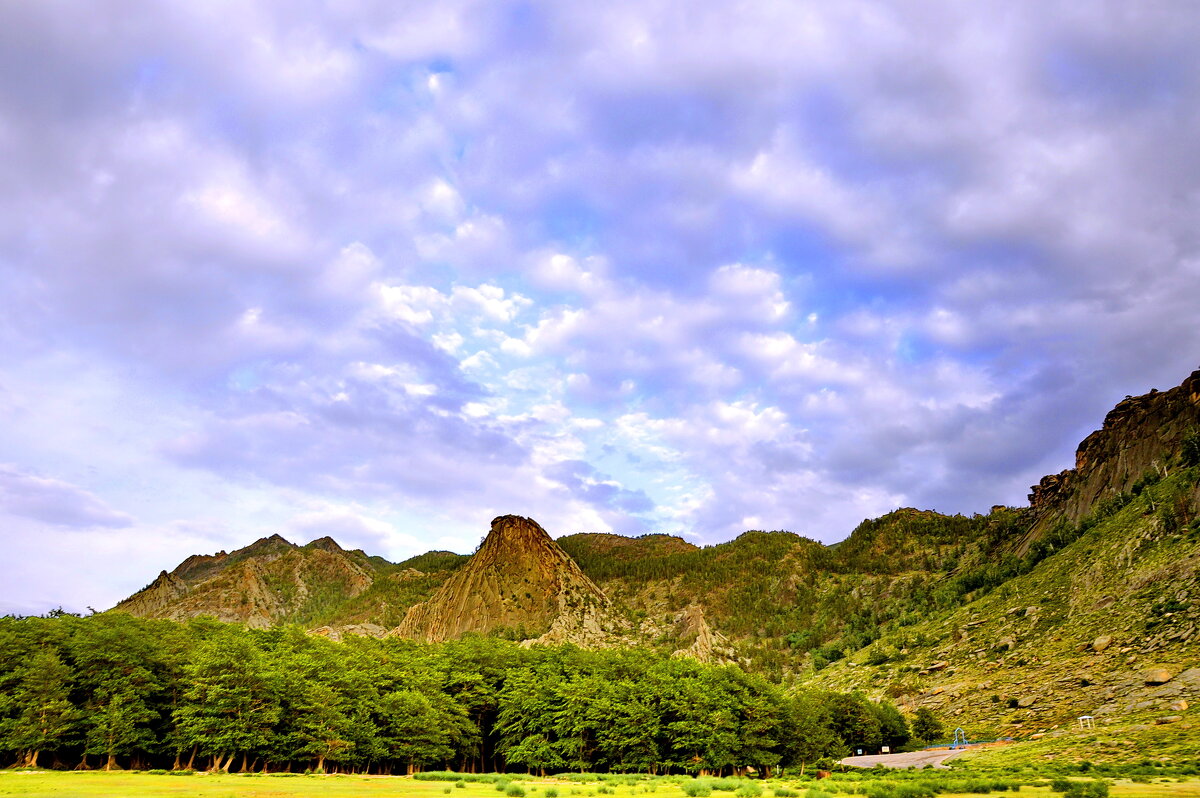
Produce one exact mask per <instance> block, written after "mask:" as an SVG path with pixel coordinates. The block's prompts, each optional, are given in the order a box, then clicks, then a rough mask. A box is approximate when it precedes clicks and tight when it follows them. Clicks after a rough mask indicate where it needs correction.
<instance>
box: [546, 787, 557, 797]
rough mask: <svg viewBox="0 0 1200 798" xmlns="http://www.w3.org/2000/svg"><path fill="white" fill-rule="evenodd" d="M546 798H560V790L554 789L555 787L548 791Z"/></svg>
mask: <svg viewBox="0 0 1200 798" xmlns="http://www.w3.org/2000/svg"><path fill="white" fill-rule="evenodd" d="M546 798H558V790H556V789H554V788H553V787H551V788H550V789H548V790H546Z"/></svg>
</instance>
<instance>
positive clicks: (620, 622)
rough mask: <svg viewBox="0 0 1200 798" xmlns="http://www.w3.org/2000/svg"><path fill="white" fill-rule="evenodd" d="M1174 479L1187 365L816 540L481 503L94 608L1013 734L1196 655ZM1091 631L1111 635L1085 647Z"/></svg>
mask: <svg viewBox="0 0 1200 798" xmlns="http://www.w3.org/2000/svg"><path fill="white" fill-rule="evenodd" d="M1198 484H1200V372H1196V373H1193V374H1192V375H1190V376H1189V377H1188V379H1187V380H1185V381H1184V383H1183V384H1182V385H1180V386H1179V387H1177V388H1173V389H1171V390H1168V391H1163V392H1158V391H1153V392H1151V393H1150V394H1147V395H1146V396H1143V397H1137V398H1129V399H1126V400H1125V401H1123V402H1121V403H1120V404H1118V405H1117V407H1116V408H1114V410H1113V411H1112V412H1111V413H1109V414H1108V416H1107V417H1106V418H1105V421H1104V424H1103V426H1102V428H1101V429H1100V430H1098V431H1097V432H1095V433H1093V434H1092V435H1090V436H1088V438H1087V439H1086V440H1085V441H1084V442H1083V443H1082V444H1081V445H1080V447H1079V451H1078V453H1077V457H1076V464H1075V468H1073V469H1068V470H1067V471H1064V472H1063V473H1061V474H1059V475H1055V476H1051V477H1047V478H1045V479H1043V480H1042V481H1041V483H1039V485H1038V486H1035V488H1034V491H1033V494H1032V495H1031V504H1030V506H1029V507H1028V508H1008V507H1000V506H997V507H994V508H993V509H992V512H990V513H989V514H987V515H976V516H973V517H966V516H946V515H942V514H939V513H936V512H933V511H928V510H916V509H911V508H904V509H900V510H897V511H894V512H892V513H889V514H887V515H885V516H883V517H881V518H878V519H872V520H869V521H864V522H863V524H861V525H860V526H859V527H858V528H857V529H855V530H854V532H853V533H852V534H851V535H850V536H849V537H848V538H846V539H845V540H843V541H841V542H840V543H838V544H835V545H833V546H824V545H822V544H820V543H817V542H815V541H812V540H808V539H806V538H803V537H801V536H799V535H795V534H792V533H789V532H761V531H752V532H747V533H745V534H744V535H742V536H740V537H738V538H737V539H736V540H733V541H729V542H727V543H722V544H718V545H715V546H708V547H704V548H700V547H697V546H694V545H692V544H690V543H688V542H687V541H685V540H683V539H681V538H678V537H673V536H668V535H645V536H642V537H638V538H627V537H622V536H619V535H612V534H576V535H569V536H566V537H563V538H560V539H559V540H558V541H554V540H553V539H551V537H550V535H548V534H547V533H546V532H545V530H543V529H542V528H541V527H540V526H538V525H537V523H536V522H534V521H532V520H531V519H524V518H519V517H517V516H501V517H500V518H497V519H496V520H495V521H493V524H492V530H491V532H490V534H489V535H488V537H487V539H486V540H485V541H484V542H483V544H482V545H481V546H480V548H479V550H478V551H477V552H476V553H475V554H474V555H473V556H470V557H468V556H466V555H456V554H453V553H450V552H429V553H427V554H424V555H421V556H419V557H415V558H412V559H410V560H408V561H405V562H403V563H389V562H386V561H384V560H382V559H380V558H378V557H368V556H367V555H366V554H364V553H363V552H360V551H345V550H343V549H342V548H341V547H339V546H338V545H337V544H336V543H334V542H333V541H332V540H330V539H328V538H326V539H322V540H319V541H314V542H313V543H310V544H308V545H307V546H295V545H294V544H291V543H289V542H287V541H286V540H284V539H283V538H281V537H279V536H272V537H270V538H264V539H262V540H259V541H256V542H255V543H253V544H251V545H250V546H247V547H246V548H244V549H240V550H237V551H234V552H230V553H225V552H219V553H217V554H215V555H201V556H194V557H190V558H188V559H187V560H185V561H184V562H183V563H181V564H180V565H179V566H178V567H177V568H176V569H175V570H174V571H172V572H170V573H167V572H163V573H161V574H160V575H159V577H158V578H157V579H156V580H155V581H154V582H153V583H152V584H151V585H149V586H148V587H147V588H145V589H144V590H142V591H140V592H139V593H137V594H135V595H134V596H132V597H130V598H129V599H127V600H126V601H124V602H122V603H121V604H120V605H118V607H117V609H118V610H122V611H127V612H131V613H133V614H137V615H144V616H149V617H157V618H172V619H176V620H183V619H186V618H188V617H193V616H195V615H200V614H207V615H213V616H216V617H218V618H220V619H222V620H229V621H236V622H240V623H246V624H249V625H253V626H267V625H272V624H278V623H299V624H302V625H304V626H306V627H308V628H309V629H312V630H314V631H317V632H318V633H320V634H327V635H330V636H333V637H339V636H342V635H345V634H370V635H377V636H378V635H383V634H399V635H403V636H406V637H411V638H414V639H418V640H426V641H436V640H445V639H450V638H453V637H457V636H461V635H463V634H468V633H475V634H492V635H502V636H506V637H512V638H514V639H521V640H525V641H528V642H530V643H533V642H547V643H552V642H574V643H578V644H581V645H585V646H600V645H636V646H649V647H653V648H656V649H659V650H662V651H666V652H675V653H678V654H681V655H687V656H695V657H698V658H701V659H715V660H729V661H738V662H740V663H742V664H743V665H745V666H746V667H749V668H753V669H757V670H760V671H763V672H765V673H767V674H769V675H771V676H772V677H773V678H780V679H783V678H809V679H815V680H817V681H818V682H824V683H828V684H829V685H830V686H834V687H855V688H858V689H863V690H865V691H867V692H869V693H872V694H876V695H878V696H885V695H886V696H888V697H890V698H893V699H898V700H901V702H902V703H904V704H905V705H906V706H908V707H910V708H916V707H918V706H926V705H928V706H932V707H935V708H938V709H939V710H940V711H944V712H947V713H950V714H952V715H953V714H954V713H956V712H958V711H959V710H960V709H961V710H962V712H963V713H965V714H963V719H964V721H965V720H971V721H972V722H974V723H977V724H987V725H990V726H992V727H997V728H1004V729H1010V726H1012V725H1014V724H1016V723H1020V724H1021V727H1020V728H1027V727H1028V728H1033V727H1036V726H1037V724H1039V723H1040V724H1043V725H1053V724H1052V723H1051V721H1052V720H1053V721H1055V722H1059V720H1060V718H1059V715H1062V713H1067V714H1069V713H1070V712H1076V711H1083V710H1084V709H1088V708H1091V709H1096V708H1098V707H1101V706H1107V705H1108V704H1113V703H1114V702H1115V705H1119V706H1121V707H1133V706H1137V705H1139V704H1140V703H1142V702H1143V701H1144V700H1149V699H1141V698H1138V696H1140V695H1141V693H1140V692H1139V691H1141V690H1142V689H1143V687H1145V686H1144V685H1140V683H1138V682H1137V680H1138V678H1139V677H1138V675H1137V668H1139V667H1141V666H1142V665H1143V664H1149V665H1156V666H1162V667H1165V668H1167V669H1168V670H1173V671H1174V674H1173V676H1172V678H1173V679H1175V678H1179V677H1178V674H1182V673H1185V672H1187V671H1188V670H1189V668H1191V667H1194V666H1195V665H1196V664H1197V660H1196V651H1197V648H1198V647H1200V634H1198V633H1197V631H1196V630H1197V628H1200V604H1198V603H1197V602H1198V601H1200V587H1198V586H1197V574H1198V573H1200V521H1198V520H1197V519H1198V517H1200V487H1197V485H1198ZM1139 635H1143V636H1144V638H1145V639H1144V640H1141V639H1139ZM1106 636H1107V637H1109V638H1110V639H1111V640H1113V641H1116V642H1113V643H1112V644H1111V645H1110V646H1108V647H1107V648H1105V649H1102V650H1096V649H1095V647H1092V648H1089V646H1092V645H1093V642H1094V640H1096V639H1098V638H1102V637H1106ZM1131 656H1132V657H1134V659H1133V660H1132V661H1128V662H1127V661H1126V660H1128V658H1129V657H1131ZM939 663H940V664H939ZM1189 663H1190V664H1189ZM1072 669H1083V670H1092V671H1094V673H1093V674H1092V675H1093V676H1094V677H1095V679H1094V681H1093V683H1092V684H1091V685H1087V686H1083V687H1082V688H1079V689H1076V688H1074V687H1072V685H1071V683H1070V679H1071V678H1072V677H1071V676H1070V674H1071V673H1072ZM1118 672H1119V673H1121V674H1123V675H1122V676H1121V678H1118V677H1117V675H1116V674H1117V673H1118ZM1012 673H1016V674H1022V675H1023V679H1024V684H1020V683H1017V682H1018V681H1019V680H1013V679H1009V678H1008V677H1007V676H1004V675H1005V674H1012ZM997 674H1000V676H998V675H997ZM1099 674H1103V675H1099ZM1188 678H1190V677H1183V678H1181V679H1180V681H1179V682H1176V684H1177V685H1185V684H1190V682H1188V681H1187V680H1188ZM1034 684H1036V685H1038V686H1039V688H1040V689H1039V690H1038V691H1037V693H1036V694H1035V695H1032V696H1031V695H1028V694H1027V693H1030V692H1031V691H1030V689H1029V688H1030V685H1034ZM1056 685H1057V686H1056ZM1101 686H1102V687H1103V690H1104V691H1112V695H1113V698H1112V700H1111V701H1109V700H1108V699H1107V698H1105V696H1106V694H1107V693H1101V692H1097V691H1098V690H1099V689H1100V688H1101ZM1093 687H1094V688H1095V689H1092V688H1093ZM1187 690H1191V688H1190V687H1186V688H1185V692H1186V691H1187ZM1189 695H1190V693H1189ZM993 696H994V699H993ZM969 697H970V698H969ZM1181 700H1185V701H1186V700H1192V699H1190V698H1188V697H1186V696H1184V697H1183V698H1182V699H1181ZM1022 701H1026V702H1027V703H1026V704H1025V705H1021V702H1022ZM955 702H958V703H957V704H956V703H955ZM1010 702H1015V704H1016V706H1014V707H1011V708H1010V707H1009V703H1010ZM1122 702H1124V703H1122ZM1193 703H1197V701H1194V702H1193ZM1145 709H1146V708H1145V707H1143V708H1142V710H1136V711H1143V710H1145ZM1010 710H1011V711H1012V712H1017V713H1023V714H1018V715H1010V714H1009V712H1010ZM1056 713H1057V714H1056ZM1014 717H1019V718H1021V720H1017V721H1013V718H1014ZM1064 717H1065V716H1064ZM1010 730H1011V729H1010Z"/></svg>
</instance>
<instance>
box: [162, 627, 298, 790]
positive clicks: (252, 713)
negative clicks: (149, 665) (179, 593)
mask: <svg viewBox="0 0 1200 798" xmlns="http://www.w3.org/2000/svg"><path fill="white" fill-rule="evenodd" d="M183 678H184V680H185V681H186V682H187V684H188V687H187V689H186V690H185V691H184V692H183V697H182V701H181V703H180V705H179V706H178V708H177V709H176V710H175V713H176V718H175V720H176V723H177V724H178V728H179V732H180V734H181V736H182V739H183V741H184V743H185V744H191V745H194V746H195V747H196V748H197V749H198V750H199V752H200V753H201V754H204V755H206V756H211V757H212V758H213V761H212V767H213V768H214V769H217V770H223V771H226V772H228V771H229V767H230V765H231V764H232V763H233V760H234V757H235V756H237V754H239V753H240V754H242V765H243V767H245V765H246V758H247V757H248V756H249V754H250V753H251V752H259V751H263V750H265V749H267V748H268V747H269V745H270V743H271V740H272V730H273V728H274V726H275V723H276V722H277V721H278V719H279V703H278V700H277V698H276V695H275V689H274V685H273V684H272V680H271V675H270V672H269V670H268V668H267V667H266V663H265V662H264V658H263V654H262V652H261V651H260V650H259V648H258V647H257V646H256V645H255V644H254V643H253V641H252V640H251V638H250V635H249V633H248V632H247V631H244V630H240V629H234V628H230V629H228V630H226V631H222V632H221V633H219V634H216V635H214V636H212V637H211V638H210V639H209V640H207V641H205V642H204V643H202V644H200V646H198V647H197V649H196V651H195V652H194V654H193V656H192V660H191V662H189V663H188V664H187V666H186V667H185V669H184V674H183Z"/></svg>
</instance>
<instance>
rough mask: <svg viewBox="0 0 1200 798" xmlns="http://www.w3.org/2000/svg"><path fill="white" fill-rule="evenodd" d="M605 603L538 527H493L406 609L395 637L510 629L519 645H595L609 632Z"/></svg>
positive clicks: (496, 523)
mask: <svg viewBox="0 0 1200 798" xmlns="http://www.w3.org/2000/svg"><path fill="white" fill-rule="evenodd" d="M609 609H610V602H609V600H608V597H607V596H606V595H605V594H604V591H602V590H601V589H600V588H599V587H597V586H596V583H595V582H593V581H592V580H591V579H589V578H588V577H587V576H586V575H585V574H584V573H583V571H581V570H580V569H579V566H578V565H576V564H575V561H574V560H572V559H571V558H570V557H569V556H567V553H566V552H565V551H563V550H562V548H561V547H560V546H559V545H558V544H557V543H555V542H554V540H553V538H551V537H550V536H549V535H548V534H546V530H544V529H542V528H541V527H540V526H538V524H537V522H535V521H533V520H531V519H529V518H522V517H520V516H516V515H504V516H500V517H499V518H496V519H494V520H493V521H492V528H491V531H490V532H489V533H488V536H487V537H486V538H485V539H484V541H483V543H482V544H481V545H480V547H479V550H478V551H477V552H475V555H474V556H473V557H471V559H470V560H469V561H468V562H467V564H466V565H465V566H463V567H462V568H461V569H459V570H458V571H457V572H455V573H454V574H453V575H451V576H450V577H449V579H447V580H446V581H445V582H444V583H443V584H442V586H441V587H439V588H438V589H437V592H436V593H434V594H433V596H431V597H430V598H429V599H428V600H427V601H424V602H422V603H420V604H417V605H416V606H413V607H411V608H410V609H409V610H408V612H407V614H406V615H405V616H404V620H403V622H401V624H400V625H399V627H397V629H396V634H398V635H400V636H402V637H412V638H415V639H418V640H424V641H426V642H440V641H442V640H451V639H454V638H458V637H461V636H462V635H464V634H466V633H467V632H478V633H485V634H486V633H491V632H496V631H500V630H511V631H513V632H516V633H517V637H518V638H519V639H532V638H537V640H538V641H540V642H551V641H553V642H566V641H571V642H578V643H597V642H600V641H602V640H603V639H604V638H605V637H606V636H607V634H608V631H609V629H610V628H611V627H612V626H613V619H612V618H611V616H610V613H609Z"/></svg>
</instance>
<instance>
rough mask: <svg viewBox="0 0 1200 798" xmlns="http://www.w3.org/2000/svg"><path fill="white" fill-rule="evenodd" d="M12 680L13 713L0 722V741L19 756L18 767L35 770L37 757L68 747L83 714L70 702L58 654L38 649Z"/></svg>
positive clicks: (66, 670) (68, 674) (65, 669)
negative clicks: (13, 681)
mask: <svg viewBox="0 0 1200 798" xmlns="http://www.w3.org/2000/svg"><path fill="white" fill-rule="evenodd" d="M13 676H14V677H15V685H14V689H13V691H12V693H11V702H12V703H11V706H12V707H13V708H14V709H15V713H14V714H13V716H12V717H9V718H5V719H4V720H3V721H0V739H2V740H3V743H2V744H3V746H4V747H5V748H11V749H16V750H17V751H19V752H20V757H19V760H18V762H17V764H18V765H19V766H21V767H37V766H38V757H39V756H40V754H41V753H42V752H43V751H54V750H57V749H58V748H61V747H62V746H64V745H65V744H67V743H68V742H69V738H70V735H71V733H72V732H73V731H74V730H75V729H76V727H77V726H78V724H79V720H80V717H81V714H82V713H81V712H80V711H79V709H78V708H77V707H75V706H74V705H73V704H72V703H71V701H70V690H71V677H72V674H71V669H70V668H69V667H68V666H67V665H66V664H65V663H64V662H63V661H62V659H61V658H60V657H59V655H58V652H57V651H54V650H49V649H39V650H37V651H35V652H34V653H33V654H32V655H30V657H29V658H28V660H27V661H26V662H24V663H23V664H22V665H21V666H20V667H19V668H17V669H16V671H15V673H14V674H13Z"/></svg>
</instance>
